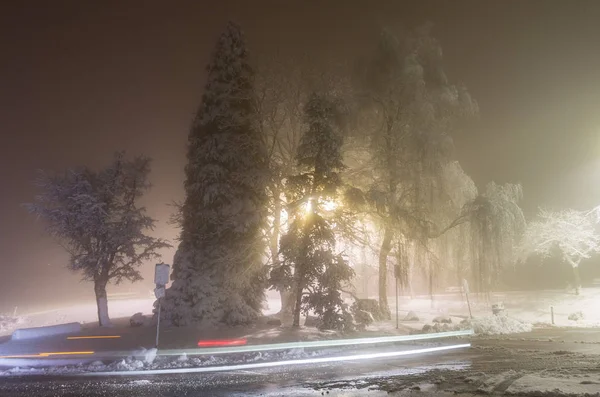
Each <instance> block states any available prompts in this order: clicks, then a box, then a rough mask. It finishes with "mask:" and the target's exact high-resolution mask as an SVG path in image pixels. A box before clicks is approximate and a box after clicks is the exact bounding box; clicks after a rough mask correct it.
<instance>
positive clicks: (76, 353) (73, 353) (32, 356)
mask: <svg viewBox="0 0 600 397" xmlns="http://www.w3.org/2000/svg"><path fill="white" fill-rule="evenodd" d="M85 354H94V352H92V351H85V352H50V353H38V354H18V355H13V356H0V358H36V357H38V358H39V357H50V356H79V355H85Z"/></svg>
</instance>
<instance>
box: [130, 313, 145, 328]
mask: <svg viewBox="0 0 600 397" xmlns="http://www.w3.org/2000/svg"><path fill="white" fill-rule="evenodd" d="M129 325H131V326H132V327H141V326H142V325H144V315H143V314H142V313H141V312H138V313H135V314H134V315H133V316H131V318H130V319H129Z"/></svg>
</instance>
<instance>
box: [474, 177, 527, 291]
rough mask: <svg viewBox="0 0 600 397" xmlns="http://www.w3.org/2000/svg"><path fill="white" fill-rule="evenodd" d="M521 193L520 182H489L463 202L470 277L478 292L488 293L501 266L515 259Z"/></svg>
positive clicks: (522, 224)
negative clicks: (467, 224) (469, 231)
mask: <svg viewBox="0 0 600 397" xmlns="http://www.w3.org/2000/svg"><path fill="white" fill-rule="evenodd" d="M522 197H523V189H522V187H521V185H519V184H511V183H506V184H504V185H498V184H496V183H494V182H490V183H488V185H487V186H486V190H485V191H484V192H483V193H482V194H480V195H479V196H477V197H476V198H475V199H474V200H473V201H471V202H470V203H467V204H466V205H465V209H464V211H465V214H466V215H467V216H468V217H469V221H470V222H469V223H470V230H471V248H472V258H473V264H472V269H471V270H472V279H473V280H474V282H475V288H474V289H475V290H476V291H477V292H482V293H486V294H489V292H491V290H492V288H493V287H494V286H496V284H497V282H498V279H499V275H500V272H501V270H502V269H503V268H505V267H506V266H508V265H511V264H514V263H515V262H516V261H517V257H516V253H517V252H516V250H515V247H516V246H517V245H518V244H519V241H520V239H521V236H522V233H523V231H524V229H525V217H524V215H523V211H522V209H521V207H519V202H520V201H521V199H522Z"/></svg>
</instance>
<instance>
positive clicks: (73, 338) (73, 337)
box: [67, 335, 121, 340]
mask: <svg viewBox="0 0 600 397" xmlns="http://www.w3.org/2000/svg"><path fill="white" fill-rule="evenodd" d="M120 337H121V336H120V335H97V336H67V339H68V340H75V339H116V338H120Z"/></svg>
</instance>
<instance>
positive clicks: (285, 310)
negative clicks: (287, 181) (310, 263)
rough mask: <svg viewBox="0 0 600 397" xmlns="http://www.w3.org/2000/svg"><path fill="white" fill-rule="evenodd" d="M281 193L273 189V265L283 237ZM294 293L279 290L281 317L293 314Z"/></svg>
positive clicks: (271, 248) (271, 237)
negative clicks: (280, 239)
mask: <svg viewBox="0 0 600 397" xmlns="http://www.w3.org/2000/svg"><path fill="white" fill-rule="evenodd" d="M280 196H281V193H280V191H279V188H278V187H274V188H273V200H274V204H273V232H272V233H271V236H270V241H269V250H270V251H271V262H272V263H273V265H276V264H278V263H279V237H280V235H281V210H282V208H281V197H280ZM292 295H293V293H292V292H290V291H285V290H284V289H283V288H281V289H280V290H279V297H280V299H281V310H280V311H279V315H284V314H291V313H292V311H293V308H294V305H293V304H294V301H293V299H292Z"/></svg>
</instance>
